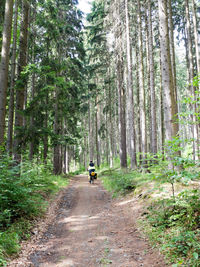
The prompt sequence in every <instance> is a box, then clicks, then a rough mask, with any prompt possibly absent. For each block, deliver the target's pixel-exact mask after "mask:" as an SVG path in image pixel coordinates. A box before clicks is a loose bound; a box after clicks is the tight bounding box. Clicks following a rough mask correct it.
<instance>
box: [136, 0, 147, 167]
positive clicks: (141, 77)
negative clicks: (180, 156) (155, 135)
mask: <svg viewBox="0 0 200 267" xmlns="http://www.w3.org/2000/svg"><path fill="white" fill-rule="evenodd" d="M137 5H138V32H139V33H138V34H139V38H138V44H139V87H140V90H139V97H140V103H139V106H140V126H141V148H142V159H143V165H144V166H145V165H146V153H147V137H146V110H145V92H144V65H143V40H142V22H141V6H140V0H137Z"/></svg>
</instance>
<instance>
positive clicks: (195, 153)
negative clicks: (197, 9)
mask: <svg viewBox="0 0 200 267" xmlns="http://www.w3.org/2000/svg"><path fill="white" fill-rule="evenodd" d="M185 14H186V29H187V38H188V52H189V54H188V58H189V83H190V90H191V93H192V94H193V98H194V100H195V101H196V100H197V98H196V94H195V88H194V86H193V78H194V63H193V53H192V37H191V25H190V14H189V4H188V0H185ZM195 114H197V104H196V103H194V104H193V115H192V128H193V129H192V132H193V139H194V141H193V159H194V160H197V159H198V154H199V148H198V125H197V119H196V115H195Z"/></svg>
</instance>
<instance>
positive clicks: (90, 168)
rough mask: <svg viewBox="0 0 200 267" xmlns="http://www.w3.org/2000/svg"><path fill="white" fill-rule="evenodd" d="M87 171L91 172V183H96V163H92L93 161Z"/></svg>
mask: <svg viewBox="0 0 200 267" xmlns="http://www.w3.org/2000/svg"><path fill="white" fill-rule="evenodd" d="M87 170H88V171H89V178H90V180H89V183H94V176H93V174H92V173H93V172H94V173H95V166H94V163H93V162H92V160H91V161H90V163H89V166H88V168H87Z"/></svg>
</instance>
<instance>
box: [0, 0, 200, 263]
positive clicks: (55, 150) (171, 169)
mask: <svg viewBox="0 0 200 267" xmlns="http://www.w3.org/2000/svg"><path fill="white" fill-rule="evenodd" d="M0 49H1V56H0V266H6V264H7V263H6V262H8V261H9V259H10V257H13V255H16V254H17V253H18V252H19V250H20V243H21V242H22V240H27V239H29V237H30V235H31V229H32V227H33V224H34V223H35V218H37V217H38V216H42V214H44V213H45V211H46V209H47V206H48V204H47V202H48V201H49V199H50V197H51V196H52V195H55V194H56V193H57V192H59V191H60V190H61V188H63V187H66V186H67V185H68V183H69V177H72V176H74V175H76V174H81V173H86V170H87V166H88V163H89V161H90V160H93V161H94V162H95V166H96V168H97V171H98V173H99V178H100V179H101V180H102V183H103V185H104V187H105V188H106V189H107V190H108V191H109V192H111V194H112V195H113V197H118V196H122V195H123V196H125V195H127V194H129V193H133V192H134V194H135V195H141V196H142V197H141V198H142V199H143V201H144V202H145V201H147V199H148V201H147V202H145V203H146V204H145V206H146V207H145V208H146V211H145V212H144V215H143V216H144V217H143V218H142V221H140V222H139V224H140V225H142V226H141V228H144V229H145V231H144V232H145V233H144V234H145V235H146V236H147V237H148V239H149V240H150V241H149V242H151V243H152V244H153V246H155V247H158V248H159V250H160V251H161V253H162V254H163V255H164V256H165V258H166V261H167V262H168V263H169V264H171V266H173V267H178V266H191V267H199V266H200V194H199V191H200V162H199V159H200V143H199V135H200V127H199V125H200V123H199V122H200V99H199V97H200V91H199V88H200V1H199V0H110V1H109V0H94V1H92V2H91V11H90V13H89V14H87V15H85V14H84V13H83V12H82V11H81V10H79V9H78V0H1V5H0ZM155 192H156V193H157V195H158V197H153V193H155ZM106 266H107V265H106Z"/></svg>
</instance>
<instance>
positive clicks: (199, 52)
mask: <svg viewBox="0 0 200 267" xmlns="http://www.w3.org/2000/svg"><path fill="white" fill-rule="evenodd" d="M192 12H193V16H192V17H193V25H194V39H195V51H196V61H197V72H198V74H200V49H199V46H198V27H197V15H196V3H195V0H192Z"/></svg>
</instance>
